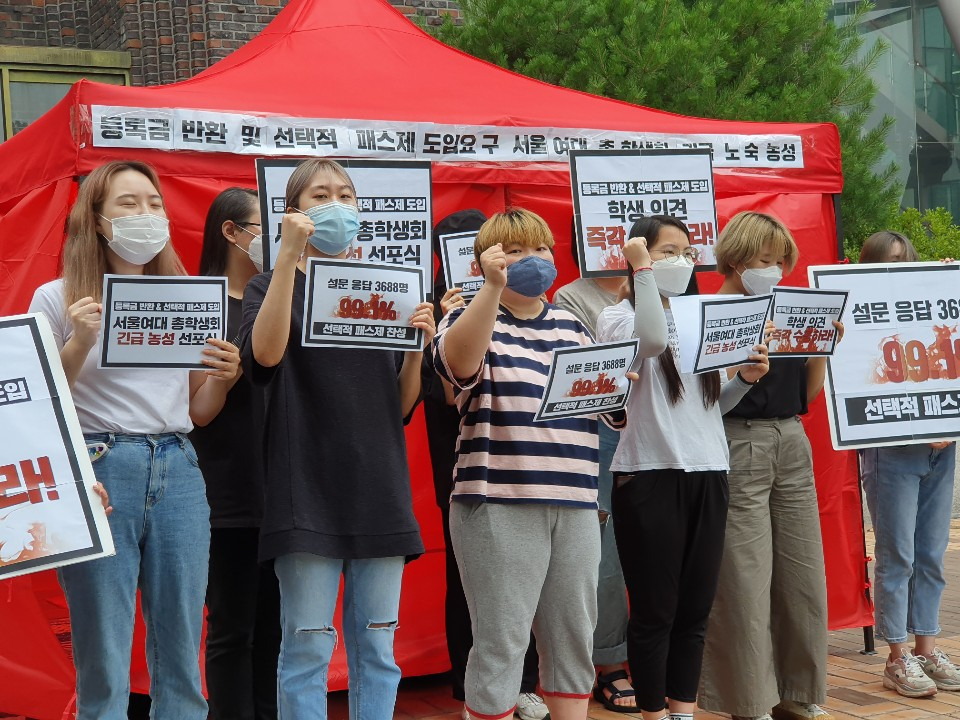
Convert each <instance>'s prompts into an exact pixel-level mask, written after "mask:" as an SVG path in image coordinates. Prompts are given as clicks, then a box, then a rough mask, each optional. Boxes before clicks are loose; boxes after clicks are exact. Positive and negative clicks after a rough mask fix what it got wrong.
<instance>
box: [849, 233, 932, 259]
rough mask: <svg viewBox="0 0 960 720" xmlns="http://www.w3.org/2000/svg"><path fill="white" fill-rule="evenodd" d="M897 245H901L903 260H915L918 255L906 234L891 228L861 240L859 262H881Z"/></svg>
mask: <svg viewBox="0 0 960 720" xmlns="http://www.w3.org/2000/svg"><path fill="white" fill-rule="evenodd" d="M897 245H902V246H903V262H917V261H918V260H919V259H920V255H919V254H918V253H917V249H916V248H915V247H914V246H913V243H912V242H910V238H908V237H907V236H906V235H904V234H902V233H898V232H894V231H893V230H881V231H880V232H876V233H874V234H873V235H871V236H870V237H868V238H867V239H866V240H864V241H863V247H862V248H860V262H862V263H882V262H886V261H887V258H888V257H890V252H891V251H892V250H893V248H894V247H895V246H897Z"/></svg>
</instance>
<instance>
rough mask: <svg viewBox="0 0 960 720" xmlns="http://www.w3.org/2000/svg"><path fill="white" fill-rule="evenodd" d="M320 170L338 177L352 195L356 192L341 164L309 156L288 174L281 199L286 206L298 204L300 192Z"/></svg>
mask: <svg viewBox="0 0 960 720" xmlns="http://www.w3.org/2000/svg"><path fill="white" fill-rule="evenodd" d="M321 172H329V173H333V175H334V176H335V177H338V178H340V180H342V181H343V182H344V183H345V184H346V185H349V186H350V189H351V190H353V194H354V195H356V194H357V189H356V188H355V187H354V186H353V180H351V179H350V175H348V174H347V171H346V170H345V169H344V167H343V165H341V164H340V163H338V162H337V161H336V160H328V159H326V158H311V159H310V160H304V161H303V162H302V163H300V164H299V165H297V167H296V169H294V171H293V173H292V174H291V175H290V179H289V180H287V191H286V193H285V198H284V200H283V201H284V202H285V203H286V207H288V208H289V207H292V208H296V207H297V205H299V204H300V194H301V193H302V192H303V191H304V190H306V189H307V188H308V187H310V181H311V180H313V176H314V175H316V174H317V173H321Z"/></svg>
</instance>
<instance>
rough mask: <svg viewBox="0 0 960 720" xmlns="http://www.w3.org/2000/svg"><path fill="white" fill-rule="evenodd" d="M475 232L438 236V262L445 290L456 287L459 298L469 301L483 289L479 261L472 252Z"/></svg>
mask: <svg viewBox="0 0 960 720" xmlns="http://www.w3.org/2000/svg"><path fill="white" fill-rule="evenodd" d="M476 239H477V233H476V231H473V232H462V233H449V234H447V235H441V236H440V262H441V263H442V264H443V279H444V281H445V282H446V283H447V288H454V287H458V288H460V289H461V290H462V291H463V292H461V293H460V297H462V298H463V299H464V300H469V299H470V298H472V297H473V296H474V295H476V294H477V292H479V290H480V288H482V287H483V273H482V272H481V270H480V261H479V260H477V259H476V256H475V255H474V252H473V247H474V242H475V241H476Z"/></svg>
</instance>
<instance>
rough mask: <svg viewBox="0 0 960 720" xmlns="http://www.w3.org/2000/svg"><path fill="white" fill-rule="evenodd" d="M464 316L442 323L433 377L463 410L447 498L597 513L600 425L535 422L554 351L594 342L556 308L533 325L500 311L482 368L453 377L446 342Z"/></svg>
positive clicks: (584, 420)
mask: <svg viewBox="0 0 960 720" xmlns="http://www.w3.org/2000/svg"><path fill="white" fill-rule="evenodd" d="M462 312H463V310H462V309H460V310H455V311H453V312H451V313H450V314H448V315H447V316H446V317H445V318H444V319H443V320H442V321H441V322H440V327H439V328H438V329H437V336H436V339H435V340H434V346H433V352H434V361H435V363H434V364H435V367H436V368H437V372H438V373H440V375H441V376H442V377H444V378H446V379H447V380H449V381H450V382H451V383H452V384H453V386H454V388H455V389H456V390H457V396H456V398H457V408H458V409H459V411H460V438H459V440H458V441H457V464H456V467H455V469H454V487H453V494H452V498H453V499H454V500H457V499H475V500H482V501H487V502H501V503H549V504H556V505H568V506H574V507H585V508H596V507H597V463H598V450H597V447H598V441H597V421H596V420H595V419H593V418H565V419H558V420H549V421H546V422H534V421H533V418H534V415H535V414H536V411H537V408H538V407H539V405H540V398H541V397H542V395H543V388H544V387H545V385H546V380H547V375H548V373H549V371H550V361H551V354H552V352H553V350H554V349H556V348H563V347H571V346H579V345H590V344H592V343H593V340H592V338H591V337H590V333H589V331H588V330H587V329H586V328H585V327H584V326H583V324H582V323H581V322H580V321H579V320H578V319H577V318H576V317H575V316H574V315H573V314H571V313H569V312H567V311H566V310H561V309H560V308H558V307H556V306H554V305H548V304H546V303H545V304H544V309H543V312H542V313H541V314H540V315H539V316H538V317H536V318H533V319H530V320H521V319H518V318H515V317H514V316H513V315H511V314H510V312H509V311H508V310H506V309H505V308H503V307H502V306H501V307H500V310H499V312H498V313H497V321H496V324H495V325H494V328H493V336H492V338H491V341H490V346H489V348H488V349H487V352H486V355H485V356H484V359H483V364H482V365H481V366H480V367H479V368H478V369H477V372H476V374H475V375H474V376H473V377H471V378H466V379H464V378H455V377H454V376H453V373H452V372H451V371H450V367H449V365H448V364H447V361H446V356H445V352H444V336H445V334H446V330H447V328H449V327H450V326H451V325H452V324H453V323H455V322H456V321H457V318H459V317H460V315H461V314H462Z"/></svg>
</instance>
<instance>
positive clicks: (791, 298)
mask: <svg viewBox="0 0 960 720" xmlns="http://www.w3.org/2000/svg"><path fill="white" fill-rule="evenodd" d="M846 304H847V293H846V292H845V291H843V290H817V289H816V288H794V287H775V288H773V303H772V304H771V306H770V319H771V320H772V321H773V325H774V327H775V328H776V329H775V330H774V331H773V334H772V335H771V336H770V340H769V341H768V343H767V347H768V349H769V351H770V356H771V357H780V356H787V357H818V356H822V355H833V352H834V350H835V349H836V347H837V337H838V334H837V329H836V328H835V327H834V326H833V323H834V322H839V321H840V318H841V317H843V309H844V307H845V306H846Z"/></svg>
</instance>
